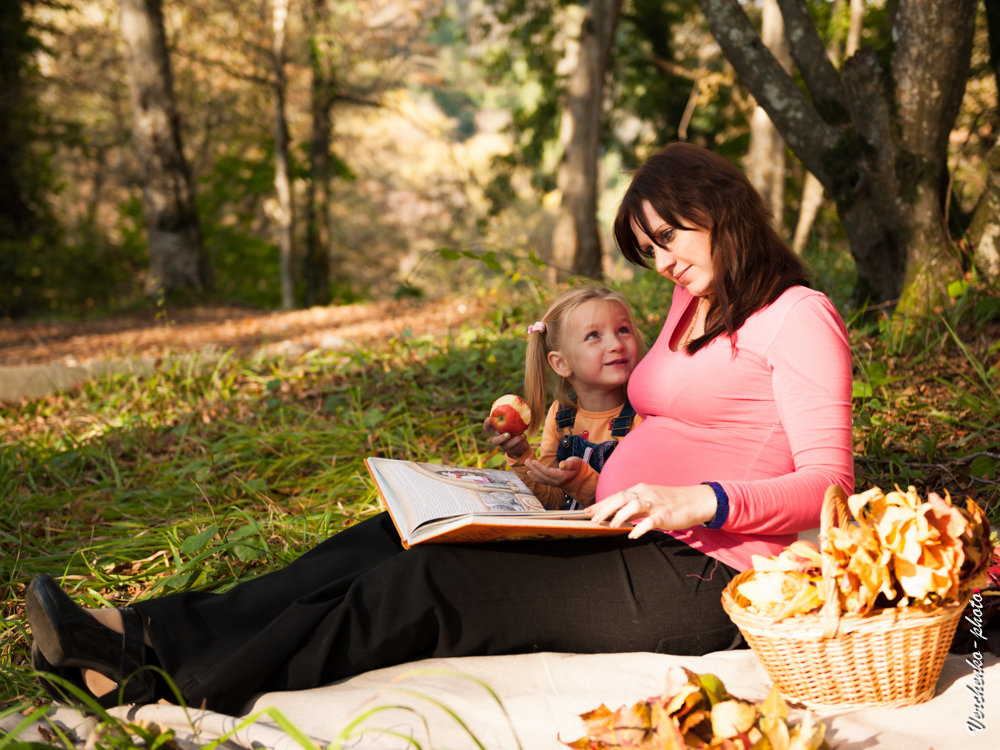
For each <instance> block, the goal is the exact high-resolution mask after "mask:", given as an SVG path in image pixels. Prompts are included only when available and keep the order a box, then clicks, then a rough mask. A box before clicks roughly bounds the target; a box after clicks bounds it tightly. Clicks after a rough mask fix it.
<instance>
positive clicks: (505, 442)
mask: <svg viewBox="0 0 1000 750" xmlns="http://www.w3.org/2000/svg"><path fill="white" fill-rule="evenodd" d="M483 430H484V431H485V432H486V434H487V435H492V436H493V437H491V438H489V441H490V443H491V444H493V445H495V446H496V447H497V448H498V449H499V450H502V451H503V452H504V453H506V454H507V455H508V456H510V457H511V458H520V457H521V456H523V455H525V454H526V453H528V452H529V451H530V450H531V445H530V444H529V443H528V438H526V437H525V436H524V435H513V436H512V435H509V434H508V433H506V432H497V431H496V428H495V427H494V426H493V424H492V423H491V422H490V420H489V417H487V418H486V420H485V421H484V422H483Z"/></svg>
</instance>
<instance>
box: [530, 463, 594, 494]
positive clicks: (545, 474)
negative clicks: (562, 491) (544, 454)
mask: <svg viewBox="0 0 1000 750" xmlns="http://www.w3.org/2000/svg"><path fill="white" fill-rule="evenodd" d="M524 465H525V466H527V467H528V473H529V474H531V477H532V478H533V479H536V480H538V481H539V482H541V483H542V484H551V485H552V486H553V487H565V486H566V485H567V484H569V483H570V482H571V481H573V480H574V479H576V476H577V474H579V473H580V469H581V468H582V467H583V459H582V458H579V457H577V456H570V457H569V458H567V459H566V460H565V461H562V462H560V464H559V465H558V466H546V465H545V464H543V463H542V462H541V461H536V460H535V459H533V458H529V459H528V460H527V461H525V462H524Z"/></svg>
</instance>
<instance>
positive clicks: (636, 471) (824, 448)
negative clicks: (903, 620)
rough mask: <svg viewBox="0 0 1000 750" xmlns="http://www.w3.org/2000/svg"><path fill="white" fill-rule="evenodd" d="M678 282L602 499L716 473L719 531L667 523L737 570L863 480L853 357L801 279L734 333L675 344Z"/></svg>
mask: <svg viewBox="0 0 1000 750" xmlns="http://www.w3.org/2000/svg"><path fill="white" fill-rule="evenodd" d="M696 302H697V300H695V299H694V298H693V297H692V296H691V295H690V294H689V293H688V292H687V291H686V290H685V289H683V288H682V287H679V286H678V287H676V288H675V289H674V293H673V300H672V302H671V306H670V312H669V313H668V315H667V319H666V321H665V322H664V324H663V329H662V330H661V331H660V335H659V337H658V338H657V340H656V343H655V344H654V345H653V346H652V347H651V349H650V351H649V353H648V354H647V355H646V356H645V357H644V358H643V359H642V361H641V362H640V363H639V365H638V366H637V367H636V369H635V371H634V372H633V373H632V376H631V378H630V379H629V384H628V394H629V400H630V401H631V402H632V404H633V406H635V408H636V411H637V412H638V413H639V414H640V415H641V416H642V417H643V421H642V422H641V423H640V424H639V426H637V427H636V428H635V429H633V430H632V431H631V432H630V433H629V434H628V435H626V436H625V437H624V438H623V439H622V441H621V443H620V444H619V445H618V447H617V448H616V449H615V452H614V454H613V455H612V457H611V459H610V460H609V461H608V463H607V464H606V465H605V467H604V470H603V471H602V472H601V475H600V478H599V480H598V484H597V492H596V495H597V499H598V500H600V499H601V498H604V497H607V496H608V495H610V494H613V493H615V492H618V491H620V490H624V489H628V488H629V487H632V486H634V485H636V484H638V483H640V482H645V483H647V484H653V485H667V486H686V485H692V484H699V483H701V482H708V481H714V482H718V483H719V484H720V485H722V487H723V489H724V490H725V491H726V494H727V495H728V496H729V517H728V519H727V520H726V522H725V523H724V524H723V526H722V528H721V529H708V528H705V527H703V526H696V527H692V528H690V529H686V530H680V531H670V532H669V533H671V534H673V535H674V536H675V537H677V538H678V539H680V540H682V541H684V542H686V543H687V544H690V545H691V546H692V547H695V548H697V549H699V550H701V551H702V552H704V553H705V554H707V555H710V556H712V557H714V558H716V559H718V560H720V561H722V562H724V563H726V564H727V565H730V566H732V567H733V568H736V569H737V570H746V569H748V568H750V567H752V563H751V556H752V555H755V554H758V555H776V554H778V553H779V552H780V551H781V550H782V548H783V547H785V546H786V545H788V544H790V543H791V542H793V541H795V539H796V538H797V533H798V532H800V531H805V530H808V529H814V528H816V527H817V526H819V517H820V509H821V507H822V502H823V494H824V492H825V490H826V488H827V487H828V486H829V485H830V484H834V483H836V484H839V485H840V486H842V487H843V488H844V489H845V490H846V491H847V492H848V493H850V492H853V487H854V460H853V440H852V426H851V355H850V349H849V346H848V340H847V331H846V329H845V326H844V322H843V320H842V319H841V317H840V315H839V314H838V313H837V310H836V308H835V307H834V305H833V303H832V302H830V300H829V299H828V298H827V297H826V296H824V295H823V294H822V293H820V292H817V291H814V290H811V289H807V288H805V287H792V288H790V289H788V290H787V291H785V292H784V293H783V294H782V295H781V296H780V297H779V298H778V299H777V300H775V301H774V302H773V303H772V304H771V305H769V306H767V307H766V308H764V309H762V310H759V311H758V312H756V313H754V314H753V315H751V316H750V317H749V318H748V319H747V320H746V322H745V323H744V324H743V325H742V326H741V327H740V328H739V330H738V331H737V332H736V337H735V339H730V338H729V337H727V336H719V337H717V338H715V339H714V340H713V341H712V342H711V343H710V344H708V345H707V346H705V347H702V348H701V349H700V350H698V351H697V352H696V353H695V354H693V355H688V354H687V353H685V352H684V351H677V352H674V351H671V350H670V347H669V341H670V338H671V336H672V335H673V333H674V331H675V329H676V327H677V322H678V321H679V320H680V319H681V317H682V316H683V313H684V311H685V310H686V309H687V308H688V306H689V305H693V304H695V303H696Z"/></svg>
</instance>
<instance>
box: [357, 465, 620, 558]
mask: <svg viewBox="0 0 1000 750" xmlns="http://www.w3.org/2000/svg"><path fill="white" fill-rule="evenodd" d="M365 465H366V466H368V471H370V472H371V475H372V478H373V479H374V480H375V484H376V486H377V487H378V491H379V493H380V494H381V496H382V502H383V504H384V505H385V508H386V510H388V511H389V515H390V516H391V517H392V521H393V523H394V524H395V525H396V530H397V531H398V532H399V538H400V539H402V541H403V546H405V547H412V546H413V545H414V544H420V543H421V542H489V541H495V540H500V539H555V538H561V537H572V536H611V535H614V534H625V533H628V531H629V529H630V527H627V526H626V527H624V528H612V527H610V526H608V525H607V524H603V523H595V522H594V521H591V520H590V518H588V516H587V514H586V512H585V511H582V510H570V511H558V510H546V508H545V507H544V506H543V505H542V504H541V502H539V501H538V499H537V498H536V497H535V496H534V495H533V494H531V490H529V489H528V487H527V485H525V484H524V482H522V481H521V479H520V478H519V477H518V476H517V474H515V473H514V472H513V471H507V470H503V469H478V468H465V467H461V466H444V465H441V464H427V463H418V462H416V461H401V460H398V459H392V458H374V457H373V458H366V459H365Z"/></svg>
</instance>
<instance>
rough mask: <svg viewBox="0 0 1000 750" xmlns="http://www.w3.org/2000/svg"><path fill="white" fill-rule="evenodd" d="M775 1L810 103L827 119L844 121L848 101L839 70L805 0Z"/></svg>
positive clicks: (834, 121) (828, 120) (835, 121)
mask: <svg viewBox="0 0 1000 750" xmlns="http://www.w3.org/2000/svg"><path fill="white" fill-rule="evenodd" d="M777 3H778V7H779V8H781V16H782V18H784V20H785V37H786V38H787V39H788V48H789V51H790V52H791V54H792V59H793V60H794V61H795V67H797V68H798V69H799V72H800V73H801V74H802V80H804V81H805V84H806V88H807V89H809V93H810V94H811V95H812V101H813V105H814V106H815V107H816V109H817V110H818V111H819V112H820V113H821V115H822V116H823V118H824V119H825V120H826V121H827V122H830V123H834V124H839V123H841V122H843V121H844V119H845V115H846V112H847V102H846V97H845V95H844V89H843V86H842V85H841V82H840V74H839V73H837V69H836V68H835V67H834V65H833V62H832V61H831V60H830V56H829V55H828V54H827V50H826V46H825V45H824V44H823V40H822V39H821V38H820V35H819V32H818V31H817V29H816V25H815V24H814V23H813V21H812V18H810V16H809V8H808V7H807V6H806V3H805V0H777Z"/></svg>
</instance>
